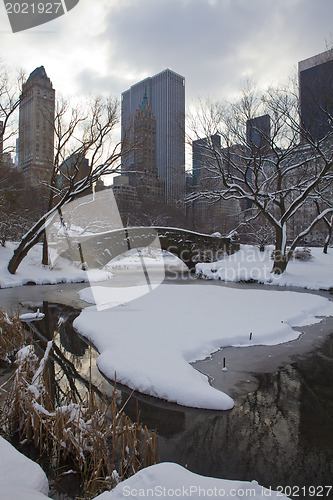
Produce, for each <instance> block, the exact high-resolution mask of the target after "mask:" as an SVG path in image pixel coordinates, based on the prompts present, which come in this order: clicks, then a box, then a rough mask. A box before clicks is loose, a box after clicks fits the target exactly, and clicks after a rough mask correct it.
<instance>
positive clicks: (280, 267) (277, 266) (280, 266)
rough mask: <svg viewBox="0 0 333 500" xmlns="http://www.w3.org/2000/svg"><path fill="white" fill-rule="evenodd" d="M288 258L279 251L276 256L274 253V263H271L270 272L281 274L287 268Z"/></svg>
mask: <svg viewBox="0 0 333 500" xmlns="http://www.w3.org/2000/svg"><path fill="white" fill-rule="evenodd" d="M288 262H289V260H288V258H287V256H286V255H285V256H283V255H282V254H281V253H280V254H279V257H276V255H275V253H274V264H273V269H272V273H273V274H282V273H284V271H285V270H286V268H287V265H288Z"/></svg>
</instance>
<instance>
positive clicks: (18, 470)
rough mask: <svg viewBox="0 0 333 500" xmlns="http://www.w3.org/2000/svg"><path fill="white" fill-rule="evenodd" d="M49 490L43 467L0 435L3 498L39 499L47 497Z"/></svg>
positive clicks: (0, 475)
mask: <svg viewBox="0 0 333 500" xmlns="http://www.w3.org/2000/svg"><path fill="white" fill-rule="evenodd" d="M48 491H49V484H48V480H47V477H46V475H45V473H44V471H43V470H42V469H41V467H40V466H39V465H38V464H36V463H35V462H33V461H32V460H30V459H29V458H27V457H25V456H24V455H22V453H20V452H18V451H17V450H16V449H15V448H14V447H13V446H12V445H11V444H10V443H9V442H8V441H6V440H5V439H4V438H3V437H1V436H0V498H1V500H39V498H41V499H42V498H46V497H44V495H47V494H48Z"/></svg>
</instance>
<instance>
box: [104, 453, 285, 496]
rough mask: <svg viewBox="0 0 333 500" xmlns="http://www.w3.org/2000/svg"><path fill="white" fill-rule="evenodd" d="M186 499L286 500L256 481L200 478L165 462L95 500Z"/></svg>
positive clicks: (143, 470) (136, 475)
mask: <svg viewBox="0 0 333 500" xmlns="http://www.w3.org/2000/svg"><path fill="white" fill-rule="evenodd" d="M126 497H128V498H145V497H149V498H159V497H163V498H167V497H169V498H171V497H177V498H185V497H189V498H191V499H193V500H198V499H201V498H203V497H214V498H223V497H224V498H235V499H236V500H240V499H242V500H243V499H244V498H255V499H257V500H258V499H259V498H261V499H263V498H267V497H269V498H282V499H287V498H288V497H287V496H285V495H284V494H282V493H280V492H279V493H278V492H275V491H273V490H271V489H269V488H264V487H263V486H260V485H259V484H258V483H257V482H256V481H251V482H249V481H229V480H226V479H215V478H212V477H205V476H199V475H198V474H194V473H193V472H190V471H188V470H187V469H185V468H184V467H181V466H180V465H177V464H174V463H169V462H164V463H161V464H157V465H152V466H150V467H147V468H145V469H142V470H140V471H139V472H137V473H136V474H135V475H134V476H132V477H130V478H129V479H126V481H123V482H122V483H119V484H118V485H117V486H116V488H115V489H114V490H112V491H111V492H109V491H107V492H104V493H102V494H101V495H99V496H98V497H96V499H95V500H124V498H126Z"/></svg>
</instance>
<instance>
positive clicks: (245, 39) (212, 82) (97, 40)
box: [0, 0, 333, 102]
mask: <svg viewBox="0 0 333 500" xmlns="http://www.w3.org/2000/svg"><path fill="white" fill-rule="evenodd" d="M332 19H333V2H332V0H318V1H317V2H314V1H313V0H288V1H287V0H251V1H249V0H99V1H98V2H92V1H91V0H80V2H79V4H78V5H77V6H76V7H75V9H73V10H72V11H70V12H69V13H68V14H67V15H65V16H62V17H61V18H59V19H58V20H56V21H53V22H51V23H49V24H47V25H45V27H44V28H41V29H36V30H33V31H31V30H28V31H27V32H22V33H20V34H16V35H13V34H11V35H10V34H4V33H2V34H1V33H0V37H1V46H2V53H3V55H4V56H5V58H6V59H5V60H6V62H7V64H12V65H13V66H15V67H19V66H23V67H24V68H25V70H26V72H27V73H28V74H29V73H30V72H31V71H32V70H33V69H34V68H35V67H36V66H40V65H41V64H43V65H44V66H45V68H46V71H47V73H48V74H49V76H50V78H51V79H52V81H53V84H54V87H55V88H56V90H57V91H59V92H61V93H63V94H69V95H70V94H75V95H79V94H80V93H105V94H108V93H111V94H113V95H114V94H118V95H120V93H121V92H122V91H124V90H126V89H127V88H128V87H129V86H130V85H132V84H133V83H135V82H136V81H138V80H140V79H142V78H145V77H146V76H149V75H154V74H156V73H158V72H159V71H161V70H163V69H164V68H166V67H169V68H171V69H173V70H174V71H176V72H178V73H180V74H182V75H183V76H185V78H186V95H187V102H189V101H190V100H191V99H192V98H196V97H198V96H200V97H203V98H204V97H206V96H209V97H212V98H214V97H228V96H229V95H230V94H232V93H233V92H235V91H236V90H237V89H238V88H239V86H240V83H241V82H242V81H243V80H244V79H245V78H247V77H251V78H252V79H257V80H258V82H259V83H260V84H263V83H271V82H276V81H280V80H284V79H286V77H287V76H288V75H289V74H290V72H291V71H292V69H293V68H296V65H297V62H298V61H299V60H301V59H305V58H307V57H310V56H312V55H314V54H317V53H319V52H321V51H323V50H325V38H331V39H332V29H333V28H332V27H331V22H332ZM1 27H4V24H2V25H1V24H0V28H1ZM4 29H6V28H5V27H4Z"/></svg>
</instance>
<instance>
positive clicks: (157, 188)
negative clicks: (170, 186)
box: [128, 91, 165, 201]
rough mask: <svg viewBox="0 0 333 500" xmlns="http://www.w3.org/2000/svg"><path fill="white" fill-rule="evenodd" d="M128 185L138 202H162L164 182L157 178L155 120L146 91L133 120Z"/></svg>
mask: <svg viewBox="0 0 333 500" xmlns="http://www.w3.org/2000/svg"><path fill="white" fill-rule="evenodd" d="M128 177H129V183H130V185H131V186H134V187H135V188H136V190H137V194H138V199H139V200H140V201H146V200H149V201H164V199H165V192H164V186H165V182H164V180H163V179H159V177H158V169H157V165H156V118H155V116H154V115H153V112H152V109H151V106H150V104H149V102H148V96H147V91H145V94H144V96H143V100H142V103H141V105H140V106H139V107H138V109H137V110H136V113H135V118H134V164H133V165H132V166H131V171H130V172H129V173H128Z"/></svg>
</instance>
